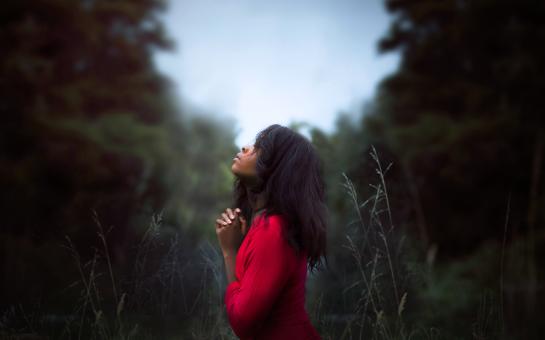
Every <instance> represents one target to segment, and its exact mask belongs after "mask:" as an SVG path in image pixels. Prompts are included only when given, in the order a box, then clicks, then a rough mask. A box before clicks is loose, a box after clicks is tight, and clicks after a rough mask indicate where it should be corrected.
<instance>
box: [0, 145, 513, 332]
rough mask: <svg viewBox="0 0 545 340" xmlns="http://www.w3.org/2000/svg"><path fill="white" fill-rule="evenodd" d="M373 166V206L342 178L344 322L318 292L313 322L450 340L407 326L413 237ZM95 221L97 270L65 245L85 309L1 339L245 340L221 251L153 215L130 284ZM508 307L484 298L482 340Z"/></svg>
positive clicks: (15, 313) (19, 314)
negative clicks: (398, 220) (347, 219)
mask: <svg viewBox="0 0 545 340" xmlns="http://www.w3.org/2000/svg"><path fill="white" fill-rule="evenodd" d="M370 156H371V159H372V160H373V162H374V164H375V170H376V175H377V177H376V178H375V180H376V183H370V184H369V186H370V187H371V188H372V189H373V190H372V194H371V195H370V196H369V197H368V198H366V199H365V200H362V199H360V197H359V195H358V191H357V188H356V187H355V186H354V184H353V182H352V181H351V179H350V178H349V177H348V176H347V175H346V174H345V173H344V172H343V173H342V176H343V179H344V182H343V183H341V184H342V187H343V188H344V190H345V193H346V195H347V199H348V200H349V201H350V203H351V205H352V206H353V209H354V213H355V216H356V219H355V221H354V224H351V226H352V228H347V229H346V232H345V234H344V238H343V240H342V242H341V244H339V245H334V246H335V247H336V246H339V248H340V249H343V250H344V251H346V252H347V254H348V256H349V259H350V260H351V261H352V263H351V266H350V267H349V268H351V269H352V270H353V271H352V272H350V273H348V274H347V276H346V278H347V279H346V281H344V282H343V287H342V291H341V292H340V294H341V295H342V297H343V300H347V307H346V308H347V309H346V311H345V314H344V315H340V314H339V313H338V310H337V311H333V310H332V309H331V308H330V307H329V306H327V305H326V304H325V303H324V301H326V300H328V299H330V298H331V296H332V295H335V294H338V293H337V292H332V291H323V290H322V291H319V292H316V291H311V292H310V293H312V294H313V295H315V296H317V298H316V299H314V300H312V301H308V300H307V302H308V305H309V308H308V310H309V315H310V317H311V321H312V322H313V324H314V325H316V326H317V328H318V330H319V332H320V334H321V335H322V338H323V339H324V340H327V339H340V340H348V339H350V340H353V339H358V340H361V339H370V340H371V339H373V340H393V339H396V340H398V339H399V340H409V339H430V340H434V339H442V338H444V337H443V334H442V333H441V331H440V330H439V329H438V328H436V327H433V326H430V325H425V326H422V325H419V324H418V323H415V322H412V321H411V320H409V319H408V318H407V311H408V310H410V308H411V306H412V305H414V304H415V301H417V300H418V298H417V296H415V290H414V287H415V285H414V282H412V281H411V280H412V279H413V278H414V277H415V276H414V273H411V270H410V268H409V266H408V263H407V257H406V255H407V249H406V243H405V240H406V235H404V232H403V231H402V230H400V229H399V228H397V227H396V225H395V223H394V218H393V216H394V214H393V212H392V206H391V202H390V199H389V197H388V187H387V182H388V181H387V174H388V171H389V170H390V169H391V167H392V165H393V164H392V163H390V164H388V165H387V166H386V167H384V166H383V164H382V163H381V160H380V158H379V155H378V153H377V151H376V149H375V148H374V147H373V146H372V148H371V152H370ZM508 207H509V204H508ZM93 218H94V220H95V223H96V226H97V237H98V241H99V245H100V247H97V248H95V251H94V255H93V257H92V258H91V259H90V260H87V261H84V260H83V259H82V257H81V256H80V254H79V252H78V251H77V249H76V247H75V246H74V244H73V242H72V240H71V239H70V238H69V237H68V236H67V237H66V240H65V242H66V243H65V244H64V245H63V246H64V248H65V249H66V250H67V254H68V255H69V256H70V258H71V260H72V261H71V263H70V265H72V266H75V267H76V268H77V271H78V273H79V279H78V280H77V281H76V282H74V283H72V284H70V286H69V287H68V288H67V289H79V299H78V300H77V301H74V310H73V311H71V312H70V313H69V314H68V315H67V316H65V317H64V325H63V326H62V328H61V329H60V330H58V331H51V330H50V329H48V328H47V327H46V325H45V324H46V323H47V322H48V321H47V317H48V316H47V312H46V311H41V310H39V309H36V310H35V312H34V313H28V312H27V311H26V310H25V309H24V308H23V307H22V306H18V307H17V308H11V309H9V310H7V311H6V312H5V313H4V315H2V316H0V326H2V327H0V329H1V331H0V337H2V338H10V337H11V338H14V339H15V338H17V337H18V336H20V335H21V334H27V335H28V334H30V335H31V336H32V335H34V336H38V335H39V334H47V335H51V336H52V337H53V338H54V339H127V340H128V339H236V336H235V335H234V333H233V332H232V330H231V328H230V325H229V324H228V321H227V317H226V311H225V307H224V304H223V296H224V292H225V287H226V281H225V274H224V267H223V257H222V256H221V252H220V250H219V247H218V245H217V244H212V243H210V242H209V241H206V240H205V241H202V242H201V243H200V244H199V245H197V246H194V245H192V246H194V247H193V248H192V249H193V250H188V244H187V243H184V240H183V239H181V238H180V236H179V234H177V233H174V234H172V233H170V234H169V232H168V231H167V230H165V229H164V228H163V221H162V213H160V214H158V215H153V216H152V218H151V222H150V224H149V226H148V227H147V229H146V230H145V232H144V233H143V235H142V237H141V239H140V241H139V242H138V243H137V244H136V245H135V250H136V252H135V254H134V256H133V261H132V268H131V269H130V270H125V274H123V271H121V270H119V268H116V266H115V265H114V263H113V262H112V258H111V256H110V252H109V244H108V243H109V239H108V235H109V232H110V230H111V229H110V230H108V231H105V230H104V228H103V226H102V223H101V222H100V219H99V217H98V215H97V214H96V212H94V215H93ZM507 219H508V214H507V216H506V224H505V230H504V240H503V244H502V253H501V264H500V269H501V274H500V292H503V290H504V286H503V285H504V284H503V281H504V269H503V268H504V257H505V254H504V248H505V243H506V240H505V235H506V233H507ZM195 249H196V252H197V253H195ZM340 249H336V251H338V250H340ZM436 249H437V248H435V247H434V246H432V247H431V248H430V249H429V250H428V253H427V259H425V260H424V261H423V263H422V265H423V266H424V267H425V268H427V272H424V273H423V274H422V276H423V277H424V282H426V284H428V286H430V287H431V286H432V285H433V284H434V280H435V279H434V275H433V271H432V264H433V261H434V255H435V251H436ZM411 275H412V276H411ZM311 283H312V279H311ZM326 284H327V283H326ZM309 287H312V285H309ZM314 289H316V288H314ZM335 296H336V295H335ZM500 298H501V300H500V304H499V311H497V310H496V309H498V308H496V307H495V306H496V302H495V300H494V296H493V294H492V293H491V292H485V294H484V295H483V296H482V298H481V301H480V305H479V308H478V311H477V313H476V319H475V320H474V322H473V323H470V322H468V329H471V330H470V331H471V333H472V336H473V338H474V339H492V338H493V337H491V336H490V334H503V328H502V331H501V332H499V333H494V332H493V331H492V330H491V329H492V328H494V327H496V319H495V318H496V316H497V315H500V316H501V318H502V319H501V322H500V324H501V326H502V327H503V308H504V306H503V295H500ZM14 318H20V319H22V320H25V322H26V326H25V327H18V328H11V329H10V328H9V327H8V326H7V325H9V324H10V319H14ZM339 324H340V325H341V327H340V331H337V330H338V325H339ZM173 325H174V326H173Z"/></svg>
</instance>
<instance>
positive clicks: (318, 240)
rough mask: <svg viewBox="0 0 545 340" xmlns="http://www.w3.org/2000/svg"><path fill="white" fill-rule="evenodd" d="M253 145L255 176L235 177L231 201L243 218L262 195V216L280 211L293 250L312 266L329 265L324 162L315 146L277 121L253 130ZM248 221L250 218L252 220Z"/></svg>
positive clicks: (250, 214)
mask: <svg viewBox="0 0 545 340" xmlns="http://www.w3.org/2000/svg"><path fill="white" fill-rule="evenodd" d="M254 148H255V150H256V151H258V156H257V160H256V172H257V182H256V183H254V184H253V185H252V186H251V187H247V184H245V182H244V181H242V180H241V179H240V178H238V177H237V178H236V179H235V183H234V201H235V202H234V203H235V207H238V208H240V209H241V214H242V215H243V216H244V217H245V218H246V220H247V221H251V220H252V217H253V216H252V214H253V212H252V206H251V205H250V201H249V200H255V197H256V195H257V194H262V195H263V196H264V201H265V205H264V207H263V208H264V209H263V210H264V212H263V217H265V218H266V217H267V216H271V215H273V214H278V215H280V216H282V219H283V221H285V222H286V223H285V224H286V231H287V234H285V235H284V236H285V237H286V239H287V241H288V242H289V244H290V245H291V246H292V247H293V248H294V249H295V251H296V254H300V251H301V250H303V249H304V250H306V254H307V261H308V266H309V269H310V271H311V272H312V271H314V270H315V269H317V268H318V267H319V266H321V265H323V263H322V257H323V259H324V260H325V264H326V265H327V254H326V230H327V220H328V217H329V215H328V210H327V206H326V204H325V183H324V181H323V178H322V174H323V164H322V161H321V159H320V157H319V155H318V153H317V152H316V150H315V148H314V146H313V145H312V144H311V142H310V141H308V140H307V139H306V138H305V137H304V136H302V135H301V134H299V133H297V132H295V131H293V130H291V129H289V128H287V127H285V126H282V125H278V124H273V125H270V126H269V127H267V128H265V129H264V130H262V131H260V132H259V133H258V134H257V135H256V140H255V144H254ZM250 223H251V222H250Z"/></svg>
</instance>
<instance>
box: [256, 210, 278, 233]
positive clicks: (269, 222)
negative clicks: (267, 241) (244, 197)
mask: <svg viewBox="0 0 545 340" xmlns="http://www.w3.org/2000/svg"><path fill="white" fill-rule="evenodd" d="M284 222H285V220H284V217H283V216H282V215H280V214H277V213H273V214H270V215H266V214H261V215H259V216H257V217H256V219H255V227H258V228H262V229H268V228H272V229H273V230H281V229H282V228H283V226H284Z"/></svg>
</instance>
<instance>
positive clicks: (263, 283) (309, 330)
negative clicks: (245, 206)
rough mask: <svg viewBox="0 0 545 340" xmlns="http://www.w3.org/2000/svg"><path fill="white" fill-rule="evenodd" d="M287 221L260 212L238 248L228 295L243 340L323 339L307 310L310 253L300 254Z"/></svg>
mask: <svg viewBox="0 0 545 340" xmlns="http://www.w3.org/2000/svg"><path fill="white" fill-rule="evenodd" d="M267 222H268V223H267ZM282 222H283V220H282V218H281V216H280V215H272V216H269V217H268V218H265V217H263V215H262V214H261V215H258V216H256V217H255V218H254V220H253V221H252V226H251V228H250V229H249V230H248V233H247V234H246V236H245V238H244V240H243V241H242V244H241V245H240V248H239V250H238V252H237V256H236V265H235V281H233V282H231V283H230V284H228V285H227V288H226V290H225V296H224V300H225V306H226V309H227V316H228V319H229V323H230V324H231V328H232V329H233V331H234V332H235V334H236V335H237V336H238V337H239V338H240V339H242V340H258V339H259V340H263V339H282V340H289V339H296V340H305V339H309V340H317V339H321V338H320V335H319V334H318V332H317V331H316V329H315V328H314V327H313V326H312V324H311V322H310V319H309V316H308V314H307V312H306V309H305V283H306V278H307V259H306V254H305V252H302V253H301V256H300V257H299V258H297V257H296V254H295V250H294V249H293V248H292V247H291V246H290V244H289V243H288V242H287V241H286V240H284V238H283V236H282V227H283V224H282Z"/></svg>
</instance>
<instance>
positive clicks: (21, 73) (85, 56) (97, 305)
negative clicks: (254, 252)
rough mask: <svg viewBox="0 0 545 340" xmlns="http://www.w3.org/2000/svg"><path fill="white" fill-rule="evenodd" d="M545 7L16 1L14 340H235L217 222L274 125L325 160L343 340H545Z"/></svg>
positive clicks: (3, 255)
mask: <svg viewBox="0 0 545 340" xmlns="http://www.w3.org/2000/svg"><path fill="white" fill-rule="evenodd" d="M544 19H545V3H543V2H540V1H533V0H521V1H517V2H513V1H506V0H494V1H492V0H473V1H464V0H441V1H407V0H388V1H379V0H360V1H356V0H340V1H335V2H332V1H326V0H318V1H310V0H302V1H297V2H293V1H291V2H290V1H249V0H236V1H235V0H233V1H212V0H203V1H188V0H180V1H175V0H171V1H161V0H132V1H123V0H119V1H112V0H28V1H17V0H8V1H5V2H3V3H2V8H1V9H0V28H1V29H0V37H1V43H2V54H1V58H0V70H1V71H0V72H1V73H0V88H1V93H2V100H1V102H0V110H1V113H2V117H3V118H2V123H1V124H0V141H1V142H0V148H1V154H0V163H1V164H0V172H1V176H0V181H1V188H2V195H1V196H0V197H1V204H0V212H1V215H0V216H1V222H0V226H1V228H0V337H2V338H14V339H19V338H25V339H26V338H32V339H42V338H43V339H73V338H77V339H113V338H115V339H125V338H127V339H128V338H131V339H235V338H236V337H235V335H234V333H233V332H232V331H231V329H230V327H229V324H228V322H227V316H226V313H225V309H224V305H223V294H224V289H225V286H226V279H225V273H224V267H223V258H222V256H221V252H220V248H219V245H218V242H217V238H216V235H215V231H214V225H215V219H216V218H217V216H218V215H219V214H220V213H221V212H222V211H223V210H224V209H226V208H227V207H231V204H232V189H233V181H234V176H233V174H232V173H231V164H232V158H233V156H234V155H235V154H236V153H237V152H238V151H239V150H240V147H241V146H243V145H247V144H251V143H253V141H254V138H255V135H256V134H257V133H258V132H259V131H260V130H261V129H263V128H265V127H267V126H268V125H271V124H281V125H284V126H288V127H290V128H292V129H294V130H296V131H299V132H300V133H301V134H303V135H305V136H306V137H307V138H309V140H311V141H312V143H313V144H314V145H315V147H316V148H317V150H318V152H319V153H320V155H321V157H322V159H323V161H324V176H325V181H326V186H327V195H326V196H327V204H328V208H329V213H330V214H329V215H330V224H329V226H328V262H329V266H328V267H326V268H324V269H323V270H322V271H320V272H318V273H312V274H310V273H309V277H308V281H307V310H308V312H309V315H310V316H311V319H312V322H313V324H314V325H315V327H316V328H317V330H318V331H319V333H320V334H321V335H322V337H323V338H324V339H409V338H410V339H539V338H540V334H544V332H545V326H544V324H543V322H542V317H540V316H539V315H541V310H540V307H541V306H542V305H543V303H545V289H544V283H545V277H544V274H545V270H544V269H545V252H544V250H543V249H545V247H544V246H545V228H544V223H545V220H544V217H545V216H544V215H545V213H544V211H545V196H544V194H545V192H544V191H545V190H544V187H545V178H543V177H544V176H543V175H544V172H545V164H544V163H545V160H544V159H543V158H544V154H545V146H544V143H545V121H544V120H545V119H544V118H543V114H544V104H543V98H542V93H541V92H542V91H541V90H540V85H539V84H541V83H543V79H545V64H544V63H543V60H545V48H544V47H543V46H545V20H544Z"/></svg>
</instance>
